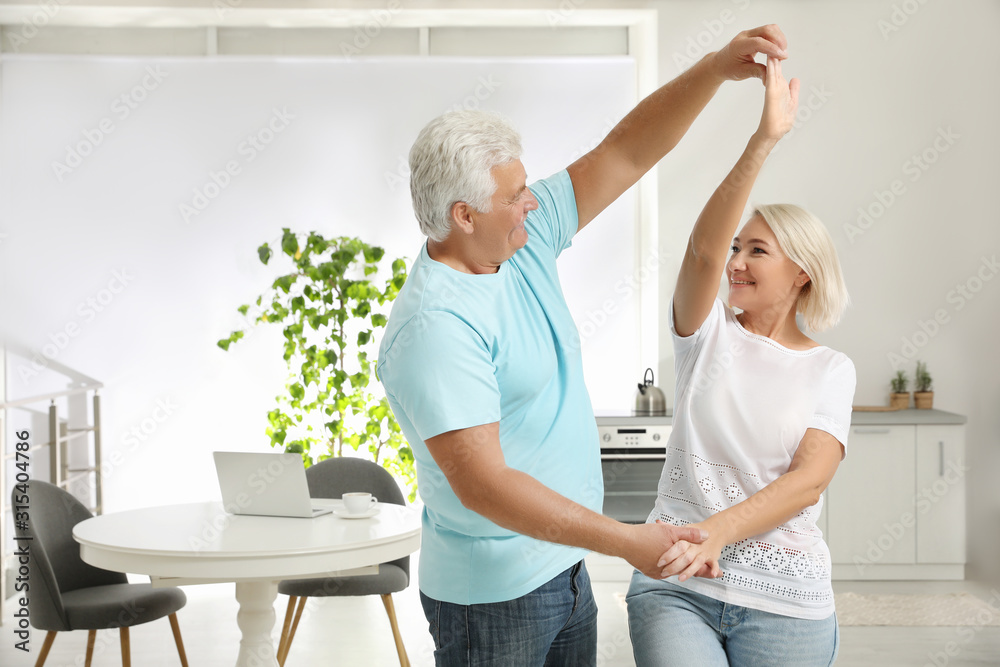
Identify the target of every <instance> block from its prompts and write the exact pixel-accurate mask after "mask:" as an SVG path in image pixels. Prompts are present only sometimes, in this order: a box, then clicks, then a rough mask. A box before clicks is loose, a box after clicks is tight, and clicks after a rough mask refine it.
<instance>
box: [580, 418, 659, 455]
mask: <svg viewBox="0 0 1000 667" xmlns="http://www.w3.org/2000/svg"><path fill="white" fill-rule="evenodd" d="M671 428H672V426H671V425H670V424H622V423H617V424H606V423H605V424H601V423H598V425H597V432H598V435H599V436H600V439H601V450H602V451H604V450H608V449H629V450H632V449H640V450H641V449H659V450H663V449H664V448H665V447H666V446H667V440H668V439H669V438H670V430H671Z"/></svg>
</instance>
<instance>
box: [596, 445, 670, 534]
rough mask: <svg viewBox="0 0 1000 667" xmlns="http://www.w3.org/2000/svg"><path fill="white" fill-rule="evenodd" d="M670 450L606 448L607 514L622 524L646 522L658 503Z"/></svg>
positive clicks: (603, 466)
mask: <svg viewBox="0 0 1000 667" xmlns="http://www.w3.org/2000/svg"><path fill="white" fill-rule="evenodd" d="M665 457H666V450H665V449H664V448H662V447H660V448H649V449H645V448H643V449H632V448H628V449H626V448H622V449H618V448H603V449H602V450H601V470H602V472H603V474H604V514H605V516H609V517H611V518H612V519H616V520H618V521H621V522H622V523H645V522H646V517H648V516H649V513H650V512H651V511H652V510H653V505H654V504H655V502H656V489H657V487H658V485H659V482H660V473H661V472H662V471H663V461H664V459H665Z"/></svg>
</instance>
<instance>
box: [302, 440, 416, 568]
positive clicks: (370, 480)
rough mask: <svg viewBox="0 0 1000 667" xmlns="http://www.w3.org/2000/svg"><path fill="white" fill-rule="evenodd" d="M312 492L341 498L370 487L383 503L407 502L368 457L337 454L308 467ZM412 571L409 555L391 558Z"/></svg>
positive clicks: (385, 471)
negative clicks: (360, 457)
mask: <svg viewBox="0 0 1000 667" xmlns="http://www.w3.org/2000/svg"><path fill="white" fill-rule="evenodd" d="M306 482H307V483H308V484H309V495H310V496H311V497H313V498H340V497H341V496H343V495H344V494H345V493H352V492H355V491H367V492H369V493H371V494H372V495H373V496H375V497H376V498H378V500H379V502H380V503H392V504H393V505H406V499H405V498H404V497H403V492H402V491H400V490H399V485H398V484H396V480H395V479H393V477H392V475H390V474H389V471H388V470H386V469H385V468H383V467H382V466H380V465H379V464H377V463H373V462H372V461H369V460H367V459H359V458H354V457H350V456H335V457H333V458H329V459H325V460H323V461H320V462H319V463H316V464H313V465H311V466H309V467H308V468H306ZM391 564H392V565H396V566H398V567H399V568H401V569H402V570H403V571H404V572H406V575H407V576H409V575H410V557H409V556H404V557H403V558H400V559H398V560H394V561H391Z"/></svg>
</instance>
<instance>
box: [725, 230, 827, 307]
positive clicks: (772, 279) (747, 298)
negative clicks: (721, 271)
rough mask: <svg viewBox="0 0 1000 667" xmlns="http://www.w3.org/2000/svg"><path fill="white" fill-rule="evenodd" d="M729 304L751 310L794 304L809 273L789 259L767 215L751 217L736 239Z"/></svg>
mask: <svg viewBox="0 0 1000 667" xmlns="http://www.w3.org/2000/svg"><path fill="white" fill-rule="evenodd" d="M726 277H727V278H729V305H730V306H732V307H733V308H739V309H740V310H744V311H750V312H751V313H763V312H766V311H768V310H773V309H783V308H785V307H787V305H788V304H789V303H791V304H792V305H793V306H794V303H795V301H796V300H797V299H798V295H799V291H800V290H801V287H802V284H804V283H805V282H808V276H806V274H805V272H803V271H802V269H801V268H800V267H799V265H798V264H796V263H795V262H793V261H792V260H790V259H788V257H787V256H786V255H785V253H784V252H782V250H781V247H780V246H779V245H778V239H777V238H776V237H775V235H774V232H772V231H771V228H770V227H769V226H768V224H767V223H766V222H764V218H762V217H761V216H759V215H755V216H754V217H752V218H750V220H749V221H747V223H746V224H745V225H743V229H741V230H740V232H739V235H737V236H736V238H735V239H733V247H732V255H731V256H730V258H729V262H728V263H727V264H726Z"/></svg>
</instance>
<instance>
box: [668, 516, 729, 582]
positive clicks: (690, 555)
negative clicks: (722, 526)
mask: <svg viewBox="0 0 1000 667" xmlns="http://www.w3.org/2000/svg"><path fill="white" fill-rule="evenodd" d="M686 528H699V529H701V528H702V526H701V525H700V524H694V523H692V524H688V525H687V526H686ZM724 546H725V544H724V543H723V541H722V540H721V539H720V538H719V537H718V536H713V535H712V534H711V533H709V534H708V537H707V538H706V539H705V540H703V541H702V542H700V543H694V542H689V541H687V540H677V541H676V542H675V543H674V545H673V546H671V547H670V548H669V549H667V550H666V551H665V552H664V553H663V555H662V556H660V560H659V561H658V562H657V567H660V568H662V569H661V570H660V572H659V577H658V578H660V579H666V578H667V577H672V576H674V575H675V574H676V575H678V577H677V578H678V579H679V580H680V581H684V580H685V579H688V578H689V577H704V578H707V579H714V578H716V577H719V576H722V569H721V568H720V567H719V557H720V556H721V555H722V547H724Z"/></svg>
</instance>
